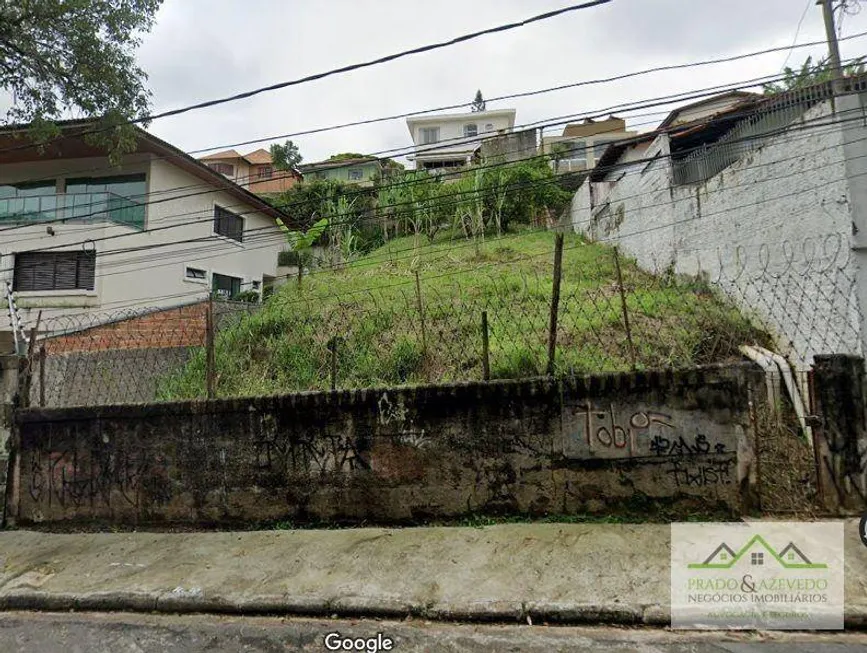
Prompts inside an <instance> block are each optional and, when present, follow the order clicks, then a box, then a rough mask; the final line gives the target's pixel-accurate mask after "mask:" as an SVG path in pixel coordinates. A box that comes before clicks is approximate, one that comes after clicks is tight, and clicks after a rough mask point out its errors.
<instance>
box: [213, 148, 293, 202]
mask: <svg viewBox="0 0 867 653" xmlns="http://www.w3.org/2000/svg"><path fill="white" fill-rule="evenodd" d="M199 160H200V161H201V162H202V163H204V164H205V165H206V166H208V167H209V168H211V169H212V170H214V171H215V172H219V173H220V174H221V175H223V176H224V177H226V178H228V179H231V180H232V181H234V182H235V183H236V184H238V185H239V186H241V187H242V188H246V189H247V190H249V191H250V192H252V193H256V194H257V195H278V194H280V193H282V192H284V191H287V190H289V189H290V188H291V187H292V186H293V185H294V184H296V183H298V182H299V181H302V180H303V177H302V176H301V173H300V172H299V171H298V170H278V169H277V168H275V167H274V161H273V160H272V158H271V153H270V152H269V151H268V150H266V149H262V148H260V149H258V150H254V151H253V152H250V153H249V154H240V153H238V152H237V151H236V150H224V151H223V152H215V153H214V154H209V155H207V156H203V157H201V158H200V159H199Z"/></svg>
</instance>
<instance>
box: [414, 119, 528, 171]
mask: <svg viewBox="0 0 867 653" xmlns="http://www.w3.org/2000/svg"><path fill="white" fill-rule="evenodd" d="M468 124H475V125H476V126H477V128H478V133H479V136H484V135H485V134H486V133H487V134H489V135H490V134H493V133H496V132H497V131H499V130H508V129H511V128H512V127H514V126H515V112H514V111H479V112H476V113H463V114H451V115H448V114H446V115H440V116H426V117H424V118H415V119H409V120H407V126H408V128H409V131H410V134H411V135H412V140H413V142H414V143H415V144H416V157H421V158H425V159H436V158H445V159H448V158H449V157H450V156H453V155H454V154H455V153H458V152H463V151H466V150H473V149H475V148H476V147H478V145H479V144H480V143H481V141H480V140H479V139H478V138H464V126H465V125H468ZM488 125H490V126H491V127H490V129H488V128H487V127H488ZM431 127H438V128H439V130H440V135H439V140H440V141H441V142H442V141H451V140H452V139H459V140H457V141H453V142H445V143H441V144H430V145H422V136H421V130H422V129H427V128H431ZM426 150H429V151H427V152H426Z"/></svg>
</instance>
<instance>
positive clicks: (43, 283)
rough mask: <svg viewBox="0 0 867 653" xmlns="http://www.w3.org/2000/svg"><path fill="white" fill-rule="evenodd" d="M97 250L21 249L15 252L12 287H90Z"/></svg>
mask: <svg viewBox="0 0 867 653" xmlns="http://www.w3.org/2000/svg"><path fill="white" fill-rule="evenodd" d="M95 277H96V254H93V253H91V252H22V253H20V254H16V255H15V273H14V277H13V280H12V287H13V289H14V290H20V291H26V290H93V284H94V279H95Z"/></svg>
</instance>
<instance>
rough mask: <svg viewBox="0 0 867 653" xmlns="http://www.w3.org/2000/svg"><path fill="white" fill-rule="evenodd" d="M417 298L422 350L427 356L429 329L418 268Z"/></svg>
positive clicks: (416, 274)
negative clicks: (426, 323)
mask: <svg viewBox="0 0 867 653" xmlns="http://www.w3.org/2000/svg"><path fill="white" fill-rule="evenodd" d="M415 298H416V300H417V301H418V316H419V320H420V321H421V350H422V354H423V355H424V356H427V329H426V327H425V322H424V303H423V302H422V299H421V282H420V281H419V278H418V270H416V271H415Z"/></svg>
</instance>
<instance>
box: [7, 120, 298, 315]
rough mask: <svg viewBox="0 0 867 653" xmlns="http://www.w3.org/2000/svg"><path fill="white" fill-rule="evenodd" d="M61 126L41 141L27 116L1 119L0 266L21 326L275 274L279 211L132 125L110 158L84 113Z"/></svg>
mask: <svg viewBox="0 0 867 653" xmlns="http://www.w3.org/2000/svg"><path fill="white" fill-rule="evenodd" d="M60 127H61V135H60V136H59V137H57V138H55V139H52V140H50V141H49V142H48V143H47V144H44V145H42V146H41V147H36V146H35V144H33V143H32V141H30V140H29V136H28V134H29V132H28V127H27V126H26V125H23V126H10V127H5V128H3V129H0V270H2V276H3V279H2V281H5V282H7V283H8V284H9V287H11V288H12V289H13V290H14V293H15V297H16V301H17V305H18V308H19V311H20V314H21V316H22V318H23V320H24V322H25V323H26V324H27V325H29V326H31V327H32V326H33V325H34V324H35V321H36V316H37V314H38V313H40V312H42V313H43V323H45V322H46V321H47V320H50V319H51V318H57V317H63V316H66V315H69V316H82V315H85V316H86V315H93V316H95V317H96V316H105V317H106V318H107V317H109V316H110V315H112V314H115V313H117V312H119V311H127V310H131V309H141V308H159V307H168V306H176V305H178V304H183V303H188V302H192V301H196V300H198V299H204V298H206V297H207V296H208V295H209V294H210V293H211V292H215V293H217V294H218V295H221V296H225V297H232V296H234V295H237V294H239V293H241V292H243V291H248V290H251V291H255V292H261V291H262V289H263V288H264V287H265V286H267V285H269V284H270V283H273V282H274V280H275V276H276V268H277V255H278V253H279V252H280V251H281V250H282V249H283V248H284V245H285V236H284V234H283V231H282V229H281V225H283V221H284V220H285V219H286V218H285V216H284V215H283V214H282V213H281V212H280V211H278V210H277V209H275V208H274V207H272V206H271V205H270V204H268V203H267V202H265V201H263V200H262V199H261V198H260V197H258V196H257V195H255V194H254V193H252V192H250V191H249V190H247V189H246V188H243V187H242V186H240V185H238V184H236V183H234V182H232V181H230V180H229V179H227V178H226V177H225V176H224V175H223V174H221V173H219V172H217V171H216V170H214V169H212V168H211V167H209V166H208V165H206V164H205V163H203V162H201V161H197V160H196V159H194V158H192V157H190V156H188V155H187V154H185V153H184V152H183V151H181V150H180V149H178V148H176V147H174V146H173V145H171V144H169V143H167V142H165V141H163V140H161V139H159V138H157V137H156V136H153V135H152V134H149V133H148V132H146V131H144V130H142V129H139V128H136V136H137V143H136V149H135V151H133V152H131V153H129V154H126V155H124V156H122V157H121V160H120V162H119V163H116V162H113V161H109V159H108V157H107V155H106V152H105V151H103V150H101V149H98V148H96V147H94V146H92V145H90V144H89V143H88V142H87V141H86V139H85V137H84V136H85V133H86V132H87V131H88V128H89V124H88V123H87V121H66V122H63V123H61V124H60ZM2 328H3V327H0V329H2Z"/></svg>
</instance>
